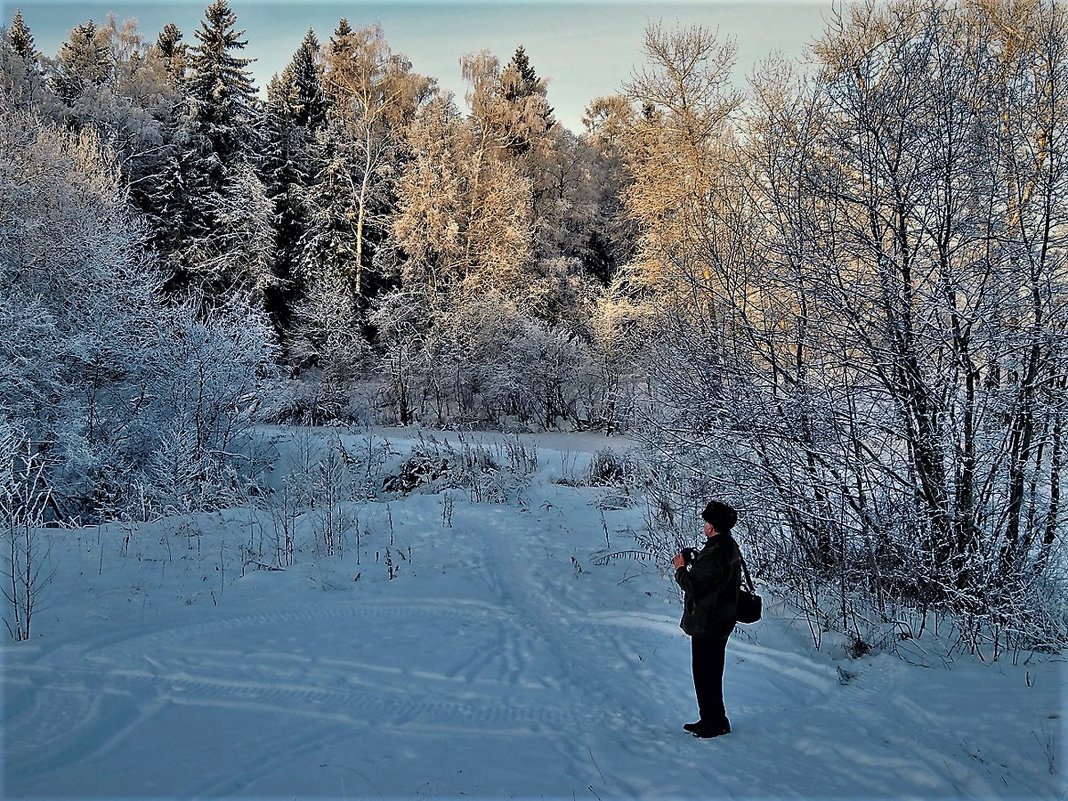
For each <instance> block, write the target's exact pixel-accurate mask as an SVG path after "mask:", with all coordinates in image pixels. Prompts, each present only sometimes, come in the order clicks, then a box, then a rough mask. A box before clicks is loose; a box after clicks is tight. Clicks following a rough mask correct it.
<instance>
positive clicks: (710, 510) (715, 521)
mask: <svg viewBox="0 0 1068 801" xmlns="http://www.w3.org/2000/svg"><path fill="white" fill-rule="evenodd" d="M701 518H702V519H703V520H704V521H705V522H706V523H708V524H710V525H711V526H712V528H714V529H715V530H716V531H718V532H719V533H720V534H728V533H730V530H731V529H732V528H734V524H735V523H737V522H738V513H737V512H736V511H735V510H734V508H733V507H730V506H727V504H725V503H721V502H720V501H709V502H708V506H706V507H705V510H704V511H703V512H701Z"/></svg>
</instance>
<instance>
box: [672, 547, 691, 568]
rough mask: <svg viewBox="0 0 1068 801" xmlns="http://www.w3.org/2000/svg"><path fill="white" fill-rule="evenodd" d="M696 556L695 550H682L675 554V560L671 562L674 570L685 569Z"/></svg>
mask: <svg viewBox="0 0 1068 801" xmlns="http://www.w3.org/2000/svg"><path fill="white" fill-rule="evenodd" d="M696 556H697V549H696V548H683V549H682V551H680V552H679V553H677V554H675V558H674V559H672V560H671V562H672V564H673V565H675V567H676V568H680V567H685V566H687V565H689V564H691V563H692V562H693V560H694V558H695V557H696Z"/></svg>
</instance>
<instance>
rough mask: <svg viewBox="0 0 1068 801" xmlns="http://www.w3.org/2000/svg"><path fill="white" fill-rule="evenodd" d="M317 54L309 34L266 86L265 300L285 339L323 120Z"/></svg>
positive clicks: (299, 284)
mask: <svg viewBox="0 0 1068 801" xmlns="http://www.w3.org/2000/svg"><path fill="white" fill-rule="evenodd" d="M318 56H319V42H318V40H317V39H316V38H315V34H314V32H312V31H311V30H309V31H308V33H307V35H306V36H305V37H304V41H303V42H302V43H301V45H300V47H299V48H298V49H297V52H296V53H294V55H293V59H292V60H291V61H290V63H289V65H288V66H287V67H286V68H285V69H284V70H283V71H282V74H281V75H276V76H274V78H273V79H272V80H271V83H270V85H269V86H268V87H267V106H266V110H265V119H264V139H265V143H264V144H265V146H264V157H263V161H262V164H261V170H262V175H263V178H264V183H265V184H266V188H267V195H268V197H269V198H270V199H271V201H272V203H273V205H274V218H275V253H276V260H275V274H276V277H277V279H278V280H277V282H276V283H275V285H274V286H273V287H272V288H271V289H270V291H269V292H268V293H267V297H266V300H267V309H268V311H269V312H270V314H271V317H272V319H273V320H274V322H275V325H276V327H277V328H278V330H279V333H281V334H283V335H284V333H285V331H286V329H288V327H289V324H290V319H291V312H292V306H293V302H294V300H295V299H296V297H297V296H298V295H300V294H301V292H302V288H303V282H302V281H301V280H300V276H299V274H298V271H297V269H296V267H297V263H298V261H299V258H300V253H301V248H302V241H303V239H304V236H305V234H306V232H307V229H308V214H307V210H306V206H307V202H306V198H307V194H308V189H309V187H310V186H311V184H312V183H313V181H314V179H315V176H316V173H317V172H318V161H319V159H318V155H317V154H318V151H319V149H320V148H319V146H318V143H317V140H316V133H317V132H318V131H319V130H320V129H321V128H322V126H323V124H324V121H325V116H326V112H325V108H326V104H325V100H324V99H323V91H322V83H321V81H320V80H319V68H318V66H317V63H316V62H317V59H318Z"/></svg>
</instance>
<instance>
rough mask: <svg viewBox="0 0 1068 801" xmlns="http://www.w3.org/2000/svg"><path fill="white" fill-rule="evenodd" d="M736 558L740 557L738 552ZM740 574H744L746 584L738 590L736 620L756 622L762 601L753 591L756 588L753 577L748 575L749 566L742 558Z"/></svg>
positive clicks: (758, 618)
mask: <svg viewBox="0 0 1068 801" xmlns="http://www.w3.org/2000/svg"><path fill="white" fill-rule="evenodd" d="M738 558H739V559H742V557H741V555H740V554H739V556H738ZM742 574H743V575H744V576H745V584H746V586H745V587H742V588H740V589H739V590H738V612H737V615H738V622H739V623H756V622H757V621H758V620H760V614H761V612H762V608H763V605H764V602H763V601H762V600H761V598H760V596H759V595H757V594H756V592H755V589H756V588H755V587H754V586H753V579H752V578H751V577H750V576H749V568H748V567H746V566H745V560H744V559H742Z"/></svg>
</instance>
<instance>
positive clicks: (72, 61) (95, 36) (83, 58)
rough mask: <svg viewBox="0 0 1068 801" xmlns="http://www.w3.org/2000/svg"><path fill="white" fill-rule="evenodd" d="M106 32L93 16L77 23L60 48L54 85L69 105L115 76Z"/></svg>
mask: <svg viewBox="0 0 1068 801" xmlns="http://www.w3.org/2000/svg"><path fill="white" fill-rule="evenodd" d="M105 37H106V34H103V32H102V31H101V30H100V29H99V28H98V27H97V26H96V24H95V23H94V22H93V21H92V20H89V21H88V22H84V23H82V24H81V25H78V26H76V27H75V28H74V29H73V30H71V32H70V36H69V37H68V39H67V41H65V42H64V43H63V46H62V47H61V48H60V50H59V55H58V57H57V58H56V63H55V67H54V72H53V74H52V87H53V89H54V91H55V93H56V94H57V95H58V96H59V97H60V98H61V99H62V100H63V102H64V103H66V104H67V105H73V104H74V101H75V100H77V99H78V98H79V97H81V95H82V94H83V93H84V92H85V90H86V89H88V88H89V87H92V86H101V85H103V84H104V83H105V82H107V80H108V79H109V78H110V77H111V72H112V62H111V53H110V51H109V48H108V45H107V41H106V38H105Z"/></svg>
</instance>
